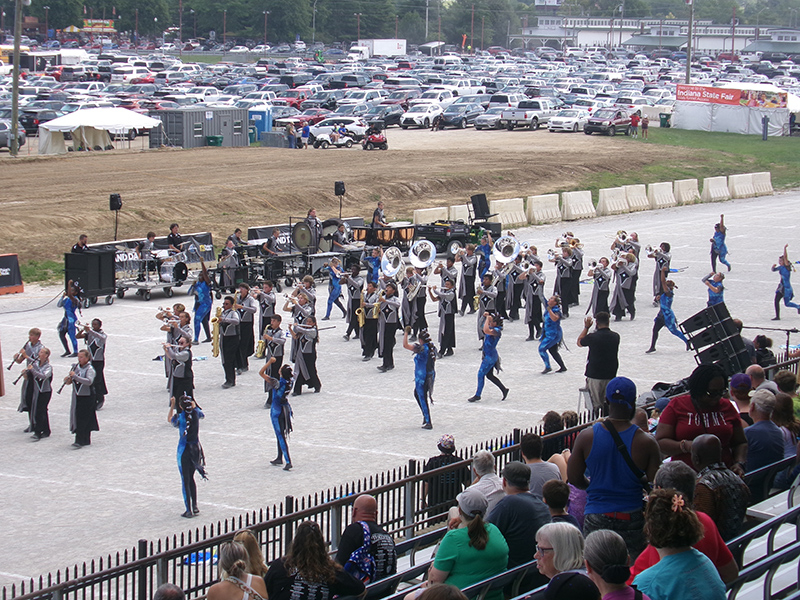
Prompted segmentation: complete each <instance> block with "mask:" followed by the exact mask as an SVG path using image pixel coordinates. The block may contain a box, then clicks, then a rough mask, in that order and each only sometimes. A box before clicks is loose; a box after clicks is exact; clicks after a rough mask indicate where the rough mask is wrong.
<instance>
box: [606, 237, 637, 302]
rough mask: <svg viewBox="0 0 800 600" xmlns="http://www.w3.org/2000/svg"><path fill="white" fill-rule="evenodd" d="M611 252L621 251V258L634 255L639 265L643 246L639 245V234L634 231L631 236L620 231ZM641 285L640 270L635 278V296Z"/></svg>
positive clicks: (632, 287)
mask: <svg viewBox="0 0 800 600" xmlns="http://www.w3.org/2000/svg"><path fill="white" fill-rule="evenodd" d="M611 250H619V254H620V256H623V255H625V254H629V253H630V254H633V255H634V256H635V257H636V264H637V265H638V264H639V253H640V252H641V250H642V245H641V244H640V243H639V234H638V233H636V232H635V231H632V232H631V234H630V235H628V234H627V233H625V232H624V231H618V232H617V237H616V238H615V239H614V241H613V242H612V243H611ZM638 284H639V270H638V269H637V270H636V274H635V275H634V276H633V284H632V285H631V289H632V290H633V294H634V296H635V295H636V286H637V285H638Z"/></svg>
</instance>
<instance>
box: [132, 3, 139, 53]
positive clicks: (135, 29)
mask: <svg viewBox="0 0 800 600" xmlns="http://www.w3.org/2000/svg"><path fill="white" fill-rule="evenodd" d="M135 12H136V27H135V28H134V30H133V37H134V38H136V45H137V46H138V45H139V9H138V8H137V9H136V11H135Z"/></svg>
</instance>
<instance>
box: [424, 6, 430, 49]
mask: <svg viewBox="0 0 800 600" xmlns="http://www.w3.org/2000/svg"><path fill="white" fill-rule="evenodd" d="M430 3H431V0H425V41H426V42H427V41H428V7H429V6H430Z"/></svg>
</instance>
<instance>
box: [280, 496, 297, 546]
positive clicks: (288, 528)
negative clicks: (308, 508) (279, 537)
mask: <svg viewBox="0 0 800 600" xmlns="http://www.w3.org/2000/svg"><path fill="white" fill-rule="evenodd" d="M283 506H284V509H285V512H284V514H286V515H289V514H292V513H293V512H294V496H286V498H285V499H284V501H283ZM293 537H294V530H293V529H292V524H291V522H289V523H286V525H284V526H283V548H281V556H283V555H284V554H286V552H287V550H288V549H289V545H290V544H291V543H292V538H293Z"/></svg>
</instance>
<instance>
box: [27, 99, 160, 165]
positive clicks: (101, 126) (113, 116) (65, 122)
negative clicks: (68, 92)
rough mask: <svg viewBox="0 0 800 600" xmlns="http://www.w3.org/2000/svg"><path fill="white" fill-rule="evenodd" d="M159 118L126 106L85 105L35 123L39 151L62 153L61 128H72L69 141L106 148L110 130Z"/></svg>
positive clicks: (147, 123)
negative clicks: (37, 131)
mask: <svg viewBox="0 0 800 600" xmlns="http://www.w3.org/2000/svg"><path fill="white" fill-rule="evenodd" d="M160 125H161V121H160V120H158V119H153V118H151V117H148V116H146V115H142V114H139V113H137V112H133V111H132V110H128V109H126V108H117V107H109V108H87V109H85V110H76V111H75V112H71V113H69V114H67V115H64V116H63V117H59V118H57V119H53V120H52V121H48V122H47V123H43V124H41V125H39V154H65V153H66V152H67V148H66V145H65V144H64V132H65V131H69V132H72V139H73V145H74V146H76V147H83V148H97V147H100V148H106V147H108V146H109V145H110V144H111V134H114V135H116V134H127V133H128V132H129V131H130V130H131V129H136V130H139V129H151V128H153V127H159V126H160Z"/></svg>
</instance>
